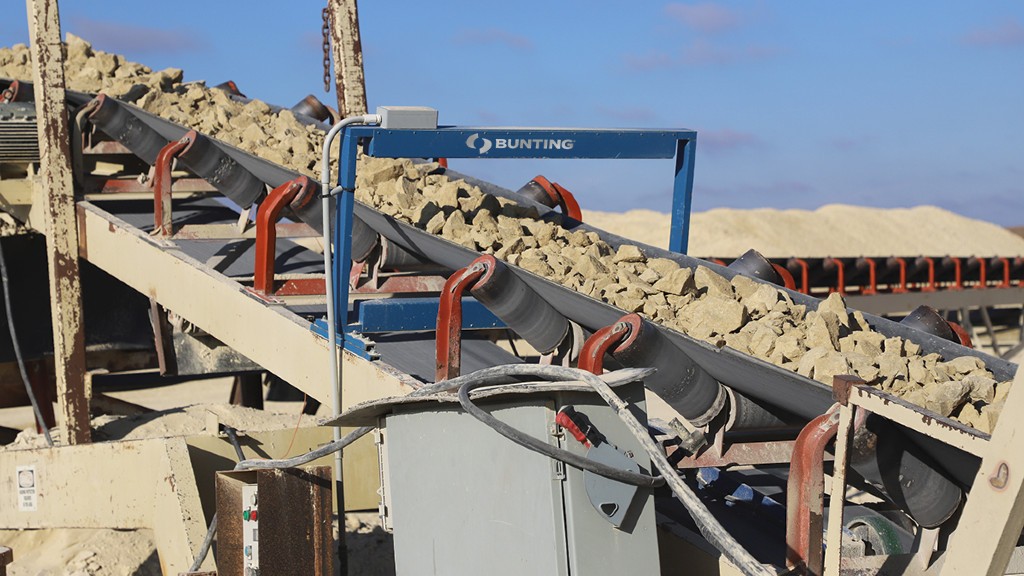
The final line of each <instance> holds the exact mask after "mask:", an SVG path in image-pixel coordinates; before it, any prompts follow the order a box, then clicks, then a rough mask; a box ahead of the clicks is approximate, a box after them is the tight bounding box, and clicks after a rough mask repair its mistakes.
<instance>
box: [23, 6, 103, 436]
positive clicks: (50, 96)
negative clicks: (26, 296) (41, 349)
mask: <svg viewBox="0 0 1024 576" xmlns="http://www.w3.org/2000/svg"><path fill="white" fill-rule="evenodd" d="M26 1H27V9H28V27H29V37H30V38H31V41H32V50H31V54H32V64H33V66H32V74H33V79H34V80H35V99H36V114H37V117H38V127H39V158H40V160H39V165H40V174H39V180H38V181H37V183H36V184H37V186H40V187H41V188H42V189H43V190H45V192H46V211H45V213H44V214H45V216H44V217H45V222H46V225H45V227H44V232H45V233H46V249H47V263H48V266H47V270H48V272H49V280H50V309H51V313H52V317H53V354H54V359H55V362H56V367H57V406H58V411H57V414H58V416H57V417H58V421H57V423H58V438H60V440H61V441H62V442H63V443H64V444H80V443H84V442H89V440H90V430H89V399H88V398H86V396H85V385H84V377H85V332H84V330H83V326H82V286H81V282H80V278H79V271H78V230H77V227H76V221H75V196H74V195H75V192H74V187H73V182H72V174H71V147H70V140H71V139H70V136H69V134H70V132H69V126H68V114H67V109H66V108H65V100H64V49H63V46H62V44H61V41H60V13H59V12H58V10H57V0H26Z"/></svg>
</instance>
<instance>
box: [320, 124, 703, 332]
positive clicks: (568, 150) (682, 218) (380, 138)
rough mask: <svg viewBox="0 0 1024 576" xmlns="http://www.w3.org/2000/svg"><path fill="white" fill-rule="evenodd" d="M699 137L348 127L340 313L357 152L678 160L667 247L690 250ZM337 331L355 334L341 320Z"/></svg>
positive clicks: (339, 232) (340, 225)
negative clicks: (695, 165)
mask: <svg viewBox="0 0 1024 576" xmlns="http://www.w3.org/2000/svg"><path fill="white" fill-rule="evenodd" d="M696 139H697V133H696V132H694V131H692V130H601V129H584V128H492V127H455V126H445V127H440V128H436V129H432V130H428V129H415V130H412V129H409V130H396V129H386V128H381V127H377V126H352V127H349V128H348V129H347V130H346V132H345V134H344V137H343V139H342V143H341V170H340V174H339V179H338V185H339V186H340V187H341V189H342V193H341V195H340V196H339V198H338V200H337V201H338V206H337V209H336V210H335V226H334V246H335V249H336V256H335V258H334V259H333V262H332V268H333V270H332V272H331V273H332V274H333V276H334V285H335V286H336V289H335V309H336V310H346V309H347V307H348V279H349V275H350V274H349V270H350V268H351V257H350V252H351V244H352V239H351V230H352V221H353V218H354V216H353V207H354V204H355V201H354V200H355V199H354V196H355V179H356V157H357V152H358V150H359V149H360V148H362V149H363V152H364V153H365V154H366V155H367V156H372V157H377V158H439V157H443V158H481V159H485V158H486V159H498V158H504V159H509V158H518V159H524V158H531V159H537V158H555V159H581V158H590V159H671V158H674V159H675V176H674V180H673V193H672V228H671V234H670V238H669V246H670V249H671V250H673V251H676V252H679V253H685V252H686V249H687V237H688V232H689V220H690V208H691V201H692V196H693V168H694V154H695V150H696ZM337 322H338V326H337V329H338V332H339V333H341V334H344V333H346V332H349V331H351V327H349V326H347V325H346V322H345V320H343V319H339V320H338V321H337Z"/></svg>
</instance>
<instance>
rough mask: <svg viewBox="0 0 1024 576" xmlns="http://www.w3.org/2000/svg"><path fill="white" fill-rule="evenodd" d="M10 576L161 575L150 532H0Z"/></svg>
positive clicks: (68, 530) (72, 530)
mask: <svg viewBox="0 0 1024 576" xmlns="http://www.w3.org/2000/svg"><path fill="white" fill-rule="evenodd" d="M0 542H3V545H4V546H7V547H9V548H11V549H12V550H13V551H14V563H13V564H11V565H10V566H9V567H8V569H7V570H8V572H7V573H8V574H10V576H42V575H47V576H125V575H126V574H131V575H133V576H160V573H161V572H160V561H159V560H158V559H157V557H156V551H155V546H156V545H155V543H154V541H153V534H152V532H151V531H149V530H93V529H70V528H68V529H55V530H0Z"/></svg>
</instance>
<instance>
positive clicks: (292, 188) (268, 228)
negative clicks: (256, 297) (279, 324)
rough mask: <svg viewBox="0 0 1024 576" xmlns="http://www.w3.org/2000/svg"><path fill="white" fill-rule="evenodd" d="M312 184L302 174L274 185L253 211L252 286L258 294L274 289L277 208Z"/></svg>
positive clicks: (270, 292) (287, 203)
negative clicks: (253, 250) (253, 251)
mask: <svg viewBox="0 0 1024 576" xmlns="http://www.w3.org/2000/svg"><path fill="white" fill-rule="evenodd" d="M315 186H316V185H315V184H314V183H313V182H311V181H310V179H309V178H307V177H305V176H299V177H298V178H296V179H294V180H289V181H288V182H285V183H284V184H281V185H280V186H278V187H277V188H274V189H273V190H272V191H271V192H270V194H268V195H267V197H266V198H265V199H264V200H263V202H261V203H260V207H259V210H257V211H256V270H255V274H254V277H253V290H255V291H256V292H258V293H260V294H273V293H274V256H275V255H276V250H275V248H276V246H277V221H278V219H280V218H281V211H282V210H284V208H285V207H286V206H288V205H289V204H291V203H292V202H293V201H295V200H296V199H297V198H300V197H306V198H307V199H308V197H309V195H308V194H304V192H306V191H307V190H309V189H311V188H313V187H315Z"/></svg>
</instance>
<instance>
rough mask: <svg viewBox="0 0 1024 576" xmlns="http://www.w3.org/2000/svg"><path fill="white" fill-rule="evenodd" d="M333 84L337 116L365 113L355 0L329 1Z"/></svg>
mask: <svg viewBox="0 0 1024 576" xmlns="http://www.w3.org/2000/svg"><path fill="white" fill-rule="evenodd" d="M327 6H328V10H330V12H331V51H332V52H333V56H334V86H335V89H336V90H337V91H338V92H337V93H338V116H339V117H340V118H348V117H349V116H354V115H356V114H366V112H367V110H366V81H365V78H364V76H363V44H362V42H361V41H360V38H359V9H358V7H357V6H356V0H329V1H328V3H327Z"/></svg>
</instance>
